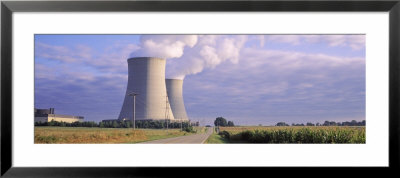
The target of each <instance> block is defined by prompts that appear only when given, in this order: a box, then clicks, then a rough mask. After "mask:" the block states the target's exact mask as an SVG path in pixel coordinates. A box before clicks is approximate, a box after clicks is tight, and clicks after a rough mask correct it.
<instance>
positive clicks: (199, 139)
mask: <svg viewBox="0 0 400 178" xmlns="http://www.w3.org/2000/svg"><path fill="white" fill-rule="evenodd" d="M212 133H213V128H212V127H209V128H208V130H207V133H202V134H195V135H188V136H180V137H173V138H166V139H160V140H153V141H148V142H141V144H148V143H150V144H165V143H183V144H191V143H197V144H202V143H204V142H205V141H206V140H207V138H208V137H209V136H210V135H211V134H212Z"/></svg>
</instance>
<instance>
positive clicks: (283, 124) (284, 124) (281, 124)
mask: <svg viewBox="0 0 400 178" xmlns="http://www.w3.org/2000/svg"><path fill="white" fill-rule="evenodd" d="M276 126H289V124H286V123H285V122H278V123H276Z"/></svg>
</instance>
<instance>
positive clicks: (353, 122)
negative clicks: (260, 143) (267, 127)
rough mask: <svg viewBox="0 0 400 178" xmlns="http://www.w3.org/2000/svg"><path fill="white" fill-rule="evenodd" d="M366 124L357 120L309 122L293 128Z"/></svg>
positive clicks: (296, 124)
mask: <svg viewBox="0 0 400 178" xmlns="http://www.w3.org/2000/svg"><path fill="white" fill-rule="evenodd" d="M365 125H366V122H365V120H362V121H360V122H358V121H356V120H352V121H350V122H349V121H345V122H335V121H325V122H324V123H319V122H317V123H315V124H314V123H312V122H307V123H306V124H303V123H300V124H298V123H292V126H365ZM275 126H289V124H287V123H285V122H278V123H276V124H275Z"/></svg>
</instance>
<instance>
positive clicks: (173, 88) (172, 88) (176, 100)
mask: <svg viewBox="0 0 400 178" xmlns="http://www.w3.org/2000/svg"><path fill="white" fill-rule="evenodd" d="M165 84H166V87H167V93H168V99H169V103H170V105H171V109H172V113H174V118H175V119H176V120H182V121H188V120H189V119H188V117H187V114H186V109H185V104H184V102H183V93H182V88H183V80H180V79H166V80H165Z"/></svg>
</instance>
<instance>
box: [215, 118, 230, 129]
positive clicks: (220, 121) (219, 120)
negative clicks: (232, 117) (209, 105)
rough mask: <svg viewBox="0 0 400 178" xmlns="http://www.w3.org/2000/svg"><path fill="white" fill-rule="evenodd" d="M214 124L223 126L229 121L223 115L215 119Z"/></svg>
mask: <svg viewBox="0 0 400 178" xmlns="http://www.w3.org/2000/svg"><path fill="white" fill-rule="evenodd" d="M214 125H215V126H222V127H224V126H227V125H228V122H227V121H226V119H225V118H223V117H217V118H216V119H215V121H214Z"/></svg>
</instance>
